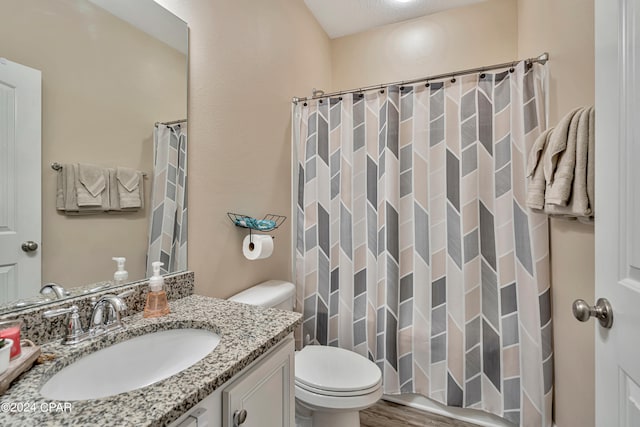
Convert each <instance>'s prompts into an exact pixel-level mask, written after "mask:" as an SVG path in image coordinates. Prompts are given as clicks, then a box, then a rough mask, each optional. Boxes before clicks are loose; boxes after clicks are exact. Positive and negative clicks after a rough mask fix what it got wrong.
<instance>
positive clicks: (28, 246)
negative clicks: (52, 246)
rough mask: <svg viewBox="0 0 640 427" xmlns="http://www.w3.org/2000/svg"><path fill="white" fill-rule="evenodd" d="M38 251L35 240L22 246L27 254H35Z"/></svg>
mask: <svg viewBox="0 0 640 427" xmlns="http://www.w3.org/2000/svg"><path fill="white" fill-rule="evenodd" d="M37 249H38V244H37V243H36V242H34V241H33V240H28V241H26V242H24V243H23V244H22V250H23V251H25V252H33V251H35V250H37Z"/></svg>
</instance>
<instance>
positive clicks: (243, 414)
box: [233, 409, 247, 427]
mask: <svg viewBox="0 0 640 427" xmlns="http://www.w3.org/2000/svg"><path fill="white" fill-rule="evenodd" d="M246 420H247V410H246V409H240V410H237V411H235V412H234V413H233V427H238V426H239V425H240V424H244V422H245V421H246Z"/></svg>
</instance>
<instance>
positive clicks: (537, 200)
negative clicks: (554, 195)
mask: <svg viewBox="0 0 640 427" xmlns="http://www.w3.org/2000/svg"><path fill="white" fill-rule="evenodd" d="M552 132H553V128H550V129H547V130H546V131H544V132H542V133H541V134H540V136H538V138H537V139H536V141H535V142H534V143H533V147H532V148H531V152H530V153H529V159H528V161H527V178H530V179H529V185H528V186H527V206H528V207H529V208H531V209H533V210H536V211H541V210H542V209H543V208H544V193H545V190H546V187H547V183H546V181H545V179H544V167H543V165H542V159H543V158H544V156H545V153H546V150H547V147H548V146H549V143H548V142H549V137H550V135H551V133H552Z"/></svg>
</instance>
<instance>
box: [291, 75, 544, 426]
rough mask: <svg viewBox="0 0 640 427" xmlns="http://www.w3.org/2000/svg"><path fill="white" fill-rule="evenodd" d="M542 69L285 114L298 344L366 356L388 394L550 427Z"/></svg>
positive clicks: (346, 99) (386, 92) (320, 103)
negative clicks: (540, 185) (532, 177)
mask: <svg viewBox="0 0 640 427" xmlns="http://www.w3.org/2000/svg"><path fill="white" fill-rule="evenodd" d="M546 73H547V71H546V67H545V66H543V65H539V64H534V65H533V66H532V67H531V68H530V69H529V68H527V67H526V65H525V64H524V63H520V64H519V65H518V66H517V67H516V68H515V69H514V70H512V71H511V72H510V71H509V70H506V71H504V72H497V73H495V74H491V73H483V74H474V75H467V76H463V77H457V78H455V81H452V79H447V80H442V81H432V82H429V83H428V84H425V83H421V84H416V85H407V86H404V87H398V86H389V87H386V88H384V89H383V90H379V91H373V92H367V93H362V94H350V95H344V96H342V97H340V98H338V97H336V98H331V99H327V98H325V99H323V100H314V101H308V102H307V103H306V104H303V103H298V104H297V105H296V106H295V107H294V110H293V116H294V119H293V121H294V142H295V144H294V146H295V147H294V150H295V154H294V156H295V157H296V160H297V161H296V163H297V165H296V170H297V179H296V182H297V195H296V197H297V201H296V210H297V215H296V216H297V218H296V221H297V225H296V229H297V245H296V266H295V269H296V284H297V286H298V292H297V295H298V307H301V308H302V311H303V315H304V323H303V327H302V334H303V336H302V338H303V339H304V340H305V342H312V343H319V344H323V345H332V346H339V347H343V348H347V349H351V350H354V351H356V352H358V353H359V354H362V355H363V356H365V357H368V358H369V359H370V360H372V361H374V362H375V363H377V365H378V366H379V367H380V369H381V370H382V372H383V378H384V392H385V393H387V394H397V393H420V394H423V395H425V396H427V397H430V398H432V399H435V400H437V401H438V402H441V403H444V404H446V405H450V406H458V407H467V408H475V409H480V410H485V411H489V412H492V413H494V414H497V415H499V416H502V417H504V418H506V419H508V420H510V421H512V422H514V423H516V424H519V425H526V426H550V425H551V405H552V392H553V360H552V348H551V338H552V335H551V310H550V292H549V243H548V229H547V227H548V221H547V218H546V216H544V215H540V214H535V213H530V212H528V211H527V210H526V207H525V206H526V205H525V200H526V197H525V196H526V186H527V180H526V179H525V164H526V156H527V154H528V152H529V149H530V147H531V145H532V144H533V142H534V140H535V139H536V137H537V136H538V135H539V134H540V133H541V131H543V130H544V129H545V126H546V119H545V117H546V113H545V97H546V94H545V91H546Z"/></svg>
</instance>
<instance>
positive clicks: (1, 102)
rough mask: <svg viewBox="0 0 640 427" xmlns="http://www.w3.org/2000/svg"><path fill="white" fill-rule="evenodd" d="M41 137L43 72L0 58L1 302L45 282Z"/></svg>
mask: <svg viewBox="0 0 640 427" xmlns="http://www.w3.org/2000/svg"><path fill="white" fill-rule="evenodd" d="M40 135H41V73H40V71H38V70H34V69H33V68H29V67H25V66H24V65H20V64H16V63H14V62H11V61H8V60H6V59H4V58H0V304H2V303H4V302H7V301H12V300H15V299H18V298H25V297H29V296H33V295H35V294H36V293H37V292H38V290H39V288H40V285H41V284H42V281H41V271H40V269H41V267H40V247H39V246H40V237H41V224H40V220H41V207H40V204H41V200H40V197H41V195H40V191H41V188H40V187H41V183H40V175H41V174H40V170H41V159H40V158H41V154H40V149H41V141H40ZM23 244H24V249H23Z"/></svg>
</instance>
